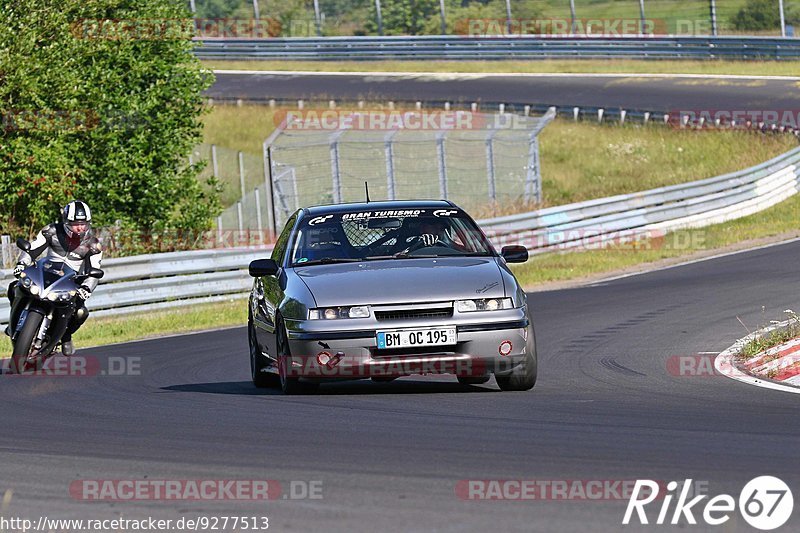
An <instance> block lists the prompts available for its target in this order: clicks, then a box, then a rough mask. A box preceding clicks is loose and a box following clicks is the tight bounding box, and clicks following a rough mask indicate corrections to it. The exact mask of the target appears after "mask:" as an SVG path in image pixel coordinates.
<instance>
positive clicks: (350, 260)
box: [292, 257, 363, 267]
mask: <svg viewBox="0 0 800 533" xmlns="http://www.w3.org/2000/svg"><path fill="white" fill-rule="evenodd" d="M359 261H363V259H353V258H352V257H322V258H320V259H314V260H313V261H304V262H302V263H298V262H294V263H292V266H293V267H304V266H308V265H332V264H334V263H358V262H359Z"/></svg>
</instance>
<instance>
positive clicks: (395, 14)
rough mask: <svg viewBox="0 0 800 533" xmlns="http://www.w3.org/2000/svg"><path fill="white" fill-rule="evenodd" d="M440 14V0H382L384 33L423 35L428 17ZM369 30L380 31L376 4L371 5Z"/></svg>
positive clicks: (373, 32) (374, 32)
mask: <svg viewBox="0 0 800 533" xmlns="http://www.w3.org/2000/svg"><path fill="white" fill-rule="evenodd" d="M434 15H435V16H437V17H438V16H439V0H381V16H382V18H383V33H384V35H423V34H425V27H426V25H427V22H428V19H429V18H431V17H432V16H434ZM369 16H370V19H369V22H368V23H367V24H366V28H367V31H369V32H370V33H372V34H377V33H378V22H377V14H376V11H375V4H374V3H373V4H372V6H371V7H370V12H369Z"/></svg>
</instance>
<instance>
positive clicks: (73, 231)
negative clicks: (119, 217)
mask: <svg viewBox="0 0 800 533" xmlns="http://www.w3.org/2000/svg"><path fill="white" fill-rule="evenodd" d="M91 225H92V212H91V210H90V209H89V206H88V205H87V204H86V202H82V201H80V200H74V201H72V202H70V203H68V204H67V205H66V206H64V209H63V210H62V211H61V221H60V222H56V223H53V224H48V225H47V226H45V227H43V228H42V229H41V231H39V233H38V234H37V235H36V238H35V239H33V241H31V248H30V251H29V252H22V253H21V254H20V256H19V259H18V262H17V266H16V267H14V276H15V277H17V278H18V277H19V275H20V274H21V273H22V271H23V270H25V268H26V267H28V266H30V265H32V264H33V263H34V262H35V261H36V259H37V258H38V257H39V256H40V255H42V254H43V253H45V254H46V256H47V257H48V258H50V259H52V260H54V261H62V262H64V264H66V265H67V266H68V267H70V268H72V269H73V270H75V271H76V272H78V273H82V272H85V271H86V270H88V269H89V268H100V264H101V261H102V259H103V250H102V247H101V246H100V242H99V241H98V240H97V237H95V235H94V232H93V231H92V228H91ZM97 283H98V280H97V279H96V278H91V277H90V278H86V279H85V280H84V281H83V282H82V284H81V286H80V287H79V288H78V294H77V295H76V297H75V298H76V302H75V309H76V311H75V313H74V314H73V315H72V318H71V319H70V323H69V325H68V326H67V330H66V332H65V333H64V335H63V337H62V338H61V352H62V353H63V354H64V355H73V354H74V353H75V347H74V346H73V344H72V334H73V333H75V332H76V331H78V328H80V327H81V326H82V325H83V323H84V322H86V319H87V318H89V311H88V310H87V309H86V305H85V302H86V300H88V299H89V297H90V296H91V295H92V291H94V289H95V287H97ZM16 285H17V281H13V282H11V285H9V287H8V300H9V302H10V303H11V321H10V322H9V327H8V328H6V335H9V336H10V335H11V328H10V325H11V324H15V323H16V321H17V320H19V313H20V310H18V309H14V300H15V299H16V298H17V297H18V296H19V294H17V292H16V291H17V290H18V289H17V287H16Z"/></svg>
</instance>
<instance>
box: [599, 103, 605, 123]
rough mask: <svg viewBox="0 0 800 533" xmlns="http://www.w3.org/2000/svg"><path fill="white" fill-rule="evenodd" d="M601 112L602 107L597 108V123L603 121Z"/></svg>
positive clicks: (602, 110)
mask: <svg viewBox="0 0 800 533" xmlns="http://www.w3.org/2000/svg"><path fill="white" fill-rule="evenodd" d="M603 112H604V109H603V108H602V107H601V108H600V109H598V110H597V122H598V123H599V122H603Z"/></svg>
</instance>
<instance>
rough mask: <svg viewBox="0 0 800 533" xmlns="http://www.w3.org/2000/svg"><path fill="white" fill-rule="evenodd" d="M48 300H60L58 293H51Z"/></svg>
mask: <svg viewBox="0 0 800 533" xmlns="http://www.w3.org/2000/svg"><path fill="white" fill-rule="evenodd" d="M47 299H48V300H50V301H51V302H55V301H56V300H58V293H57V292H51V293H49V294H48V295H47Z"/></svg>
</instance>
